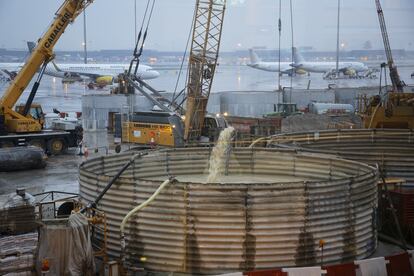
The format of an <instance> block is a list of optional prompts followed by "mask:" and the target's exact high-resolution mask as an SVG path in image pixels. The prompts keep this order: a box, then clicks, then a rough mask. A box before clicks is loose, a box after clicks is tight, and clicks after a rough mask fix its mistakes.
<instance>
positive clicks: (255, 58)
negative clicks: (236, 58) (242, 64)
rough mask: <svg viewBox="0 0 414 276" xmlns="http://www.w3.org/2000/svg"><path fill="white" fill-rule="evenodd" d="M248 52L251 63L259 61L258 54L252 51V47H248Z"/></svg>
mask: <svg viewBox="0 0 414 276" xmlns="http://www.w3.org/2000/svg"><path fill="white" fill-rule="evenodd" d="M249 54H250V62H251V63H252V64H257V63H259V62H260V61H261V59H260V58H259V56H258V55H257V54H256V53H255V51H253V49H249Z"/></svg>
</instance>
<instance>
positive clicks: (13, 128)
mask: <svg viewBox="0 0 414 276" xmlns="http://www.w3.org/2000/svg"><path fill="white" fill-rule="evenodd" d="M92 1H93V0H65V1H64V2H63V4H62V5H61V6H60V8H59V9H58V11H57V12H56V14H55V17H54V19H53V21H52V23H51V25H50V27H49V28H48V29H47V31H46V32H45V33H44V35H43V36H42V37H41V38H40V39H39V41H38V44H37V46H36V48H35V49H34V50H33V52H32V53H31V55H30V57H29V58H28V60H27V61H26V63H25V64H24V66H23V67H22V69H21V70H20V71H19V73H18V74H17V75H16V77H15V78H14V79H13V81H12V82H11V84H10V86H9V87H8V88H7V90H6V91H5V92H4V94H3V96H2V97H1V99H0V147H10V146H19V145H25V144H34V145H37V146H40V147H42V148H44V149H46V151H47V152H49V153H51V154H58V153H61V152H63V151H64V150H65V149H66V148H67V147H71V146H76V145H77V142H78V141H79V139H80V138H81V128H80V126H78V125H73V124H72V125H70V124H63V125H62V124H61V126H62V127H61V128H60V129H52V130H45V129H43V125H44V116H43V115H44V113H43V110H42V108H41V106H40V105H38V104H34V103H33V99H34V97H35V95H36V91H37V89H38V87H39V85H40V80H41V78H42V76H43V73H44V71H45V69H46V66H47V64H48V62H50V61H51V60H52V59H53V58H54V53H53V48H54V46H55V44H56V43H57V41H58V40H59V38H60V36H61V35H62V34H63V32H64V31H65V29H66V27H67V26H68V25H69V24H70V23H72V22H73V21H74V20H75V18H76V17H77V16H78V15H79V14H80V13H81V12H82V11H83V9H85V8H86V7H87V6H88V5H89V4H90V3H92ZM38 71H39V74H38V77H37V80H36V82H35V83H34V85H33V88H32V90H31V92H30V94H29V97H28V99H27V101H26V103H25V104H23V105H19V106H16V108H15V110H13V107H15V105H16V102H17V101H18V100H19V98H20V97H21V96H22V94H23V91H24V90H25V88H26V87H27V86H28V84H29V82H30V81H31V80H32V78H33V77H34V75H35V74H36V73H37V72H38Z"/></svg>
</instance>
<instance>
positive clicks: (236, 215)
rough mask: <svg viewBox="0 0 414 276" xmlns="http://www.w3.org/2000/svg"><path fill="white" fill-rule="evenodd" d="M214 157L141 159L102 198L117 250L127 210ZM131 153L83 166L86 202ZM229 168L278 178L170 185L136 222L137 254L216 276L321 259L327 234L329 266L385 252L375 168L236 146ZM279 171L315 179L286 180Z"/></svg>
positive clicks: (160, 266)
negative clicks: (379, 227) (172, 177)
mask: <svg viewBox="0 0 414 276" xmlns="http://www.w3.org/2000/svg"><path fill="white" fill-rule="evenodd" d="M209 155H210V149H208V148H197V149H172V150H164V151H159V152H155V153H152V154H150V155H148V156H145V157H143V158H142V159H137V160H136V162H135V163H134V166H133V167H131V168H130V169H128V170H127V171H126V172H125V173H124V174H123V176H122V178H120V179H119V180H118V181H117V182H116V183H115V184H114V186H113V187H112V188H111V189H110V190H109V191H108V193H107V194H106V195H105V196H104V197H103V199H102V201H101V202H100V205H99V207H100V208H101V209H102V210H104V211H105V212H106V214H107V217H108V223H109V230H110V232H109V252H110V254H111V255H112V256H114V257H116V256H119V253H120V245H119V226H120V223H121V220H122V218H123V217H124V216H125V215H126V213H127V212H128V211H130V210H131V209H132V208H134V207H136V206H137V205H139V204H140V203H141V202H143V201H145V200H146V199H147V198H149V197H150V196H151V195H152V193H153V192H154V191H155V190H156V189H157V188H158V187H159V185H160V184H161V183H162V182H163V181H164V180H165V179H166V178H167V177H168V176H169V175H175V176H180V175H181V176H182V175H187V174H190V175H191V174H201V173H205V172H206V171H207V169H208V160H209ZM130 157H131V153H130V154H120V155H112V156H107V157H100V158H97V159H92V160H89V161H87V162H85V163H84V164H82V165H81V167H80V191H81V196H82V197H83V199H84V200H85V201H92V200H93V199H94V198H95V197H96V195H97V194H98V193H99V191H101V190H102V189H103V188H104V186H105V185H106V184H107V183H108V181H109V180H110V178H111V177H110V176H111V175H114V174H115V173H116V171H118V170H119V169H120V168H121V166H122V165H123V164H125V163H126V162H127V161H128V160H129V158H130ZM228 171H229V174H230V175H233V174H250V175H251V174H255V175H267V176H273V177H274V178H275V183H238V184H230V183H229V184H203V183H184V182H178V183H175V184H172V185H170V186H167V188H166V189H165V190H163V191H162V192H161V194H160V195H159V196H158V197H157V198H156V200H155V201H154V202H153V203H151V205H150V206H148V207H146V208H145V209H143V210H142V211H141V212H140V213H138V214H137V215H136V216H134V217H133V218H132V219H131V220H130V222H129V223H128V225H127V235H126V236H127V252H128V259H129V261H130V262H131V263H133V265H135V266H137V267H144V268H146V269H148V270H154V271H172V272H186V273H200V274H211V273H223V272H230V271H241V270H252V269H261V268H272V267H279V266H280V267H281V266H283V267H286V266H296V265H300V266H305V265H313V264H317V263H319V262H320V260H321V251H320V250H319V249H318V243H319V240H321V239H323V240H325V242H326V245H325V249H324V254H323V255H324V263H327V262H341V261H348V260H352V259H355V258H363V257H367V256H369V255H370V254H371V253H372V252H373V251H374V250H375V248H376V245H377V239H376V230H375V227H374V224H375V223H374V219H373V217H374V212H375V208H376V202H377V187H376V182H377V179H378V172H377V170H376V169H375V168H373V167H369V166H367V165H364V164H361V163H358V162H353V161H345V160H342V159H338V158H330V157H326V156H322V155H318V154H309V153H296V152H295V151H293V150H289V149H263V148H261V149H257V148H256V149H248V148H236V149H233V150H232V153H231V156H230V162H229V167H228ZM278 176H279V177H280V176H295V177H297V178H300V179H305V181H303V180H302V181H296V182H290V183H289V182H281V183H277V181H276V179H277V178H278ZM155 178H156V179H158V180H155ZM177 178H178V179H179V177H177ZM246 179H247V178H246ZM246 182H247V181H246ZM141 257H145V258H146V261H145V262H141V261H140V259H141Z"/></svg>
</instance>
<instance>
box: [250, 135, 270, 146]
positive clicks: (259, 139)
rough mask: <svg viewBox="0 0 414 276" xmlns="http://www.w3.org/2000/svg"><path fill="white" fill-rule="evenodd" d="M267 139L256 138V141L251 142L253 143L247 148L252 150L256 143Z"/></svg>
mask: <svg viewBox="0 0 414 276" xmlns="http://www.w3.org/2000/svg"><path fill="white" fill-rule="evenodd" d="M268 138H269V137H262V138H258V139H256V140H254V141H253V143H251V145H250V146H249V148H253V147H254V146H255V145H256V144H257V143H259V142H261V141H263V140H266V139H268Z"/></svg>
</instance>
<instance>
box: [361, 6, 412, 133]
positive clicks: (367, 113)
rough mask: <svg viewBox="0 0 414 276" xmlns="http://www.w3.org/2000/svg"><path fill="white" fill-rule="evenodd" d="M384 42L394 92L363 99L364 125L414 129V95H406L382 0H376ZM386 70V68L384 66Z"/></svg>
mask: <svg viewBox="0 0 414 276" xmlns="http://www.w3.org/2000/svg"><path fill="white" fill-rule="evenodd" d="M375 3H376V7H377V14H378V19H379V23H380V28H381V34H382V39H383V42H384V47H385V53H386V56H387V64H388V68H389V74H390V78H391V82H392V90H391V91H387V92H386V93H385V94H383V95H377V96H373V97H371V98H370V99H366V98H361V99H360V104H359V105H360V107H361V109H362V110H361V111H362V114H361V115H362V119H363V125H364V127H365V128H400V129H407V128H408V129H414V93H404V86H405V84H404V82H403V81H402V80H401V79H400V75H399V74H398V70H397V66H395V64H394V60H393V58H392V52H391V46H390V42H389V38H388V33H387V28H386V25H385V18H384V12H383V10H382V7H381V3H380V0H375ZM383 68H385V66H383Z"/></svg>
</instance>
